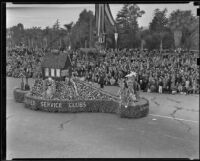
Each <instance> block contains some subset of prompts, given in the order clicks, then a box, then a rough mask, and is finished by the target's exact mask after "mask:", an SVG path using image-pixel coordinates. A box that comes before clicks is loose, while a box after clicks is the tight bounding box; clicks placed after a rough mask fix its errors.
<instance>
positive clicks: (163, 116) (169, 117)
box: [149, 114, 199, 123]
mask: <svg viewBox="0 0 200 161" xmlns="http://www.w3.org/2000/svg"><path fill="white" fill-rule="evenodd" d="M149 115H151V116H155V117H161V118H168V119H173V120H180V121H188V122H193V123H199V121H195V120H186V119H181V118H173V117H169V116H163V115H154V114H149Z"/></svg>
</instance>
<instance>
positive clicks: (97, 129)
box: [6, 78, 199, 160]
mask: <svg viewBox="0 0 200 161" xmlns="http://www.w3.org/2000/svg"><path fill="white" fill-rule="evenodd" d="M29 82H30V83H32V82H33V80H29ZM6 86H7V103H6V111H7V112H6V124H7V125H6V132H7V135H6V137H7V138H6V141H7V144H6V146H7V158H6V159H7V160H11V159H13V158H190V159H194V158H199V95H187V96H186V95H179V94H177V95H170V94H157V93H141V96H142V97H145V98H147V99H148V100H149V102H150V112H149V115H148V116H147V117H144V118H140V119H126V118H120V117H119V116H118V115H116V114H106V113H49V112H41V111H33V110H30V109H27V108H25V107H24V104H23V103H16V102H15V100H14V97H13V89H14V87H17V86H20V79H14V78H7V85H6ZM105 90H107V91H109V92H111V93H115V94H116V92H117V90H118V88H117V87H105Z"/></svg>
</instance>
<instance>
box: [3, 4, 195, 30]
mask: <svg viewBox="0 0 200 161" xmlns="http://www.w3.org/2000/svg"><path fill="white" fill-rule="evenodd" d="M122 6H123V4H110V9H111V12H112V15H113V17H114V19H115V18H116V15H117V13H118V12H119V11H120V10H121V8H122ZM138 6H139V7H140V9H141V10H144V11H145V14H144V15H143V16H142V17H140V18H138V24H139V26H140V27H142V26H143V27H148V26H149V23H150V22H151V20H152V18H153V13H154V10H155V9H156V8H159V9H160V10H163V9H164V8H167V10H168V13H167V16H169V14H170V13H171V12H172V11H174V10H177V9H180V10H191V11H192V13H193V15H195V16H196V12H197V6H194V5H193V3H186V4H138ZM84 9H86V10H91V11H93V13H94V11H95V5H94V4H45V5H41V4H40V5H39V4H34V5H33V4H32V5H27V4H26V5H25V4H12V3H6V26H7V28H9V27H12V26H14V25H17V24H18V23H22V24H23V25H24V28H31V27H33V26H37V27H41V28H45V27H47V26H49V27H52V26H53V24H54V23H55V22H56V20H57V19H59V22H60V25H61V27H63V25H64V24H67V23H70V22H72V21H73V22H76V21H77V20H78V18H79V14H80V13H81V12H82V11H83V10H84Z"/></svg>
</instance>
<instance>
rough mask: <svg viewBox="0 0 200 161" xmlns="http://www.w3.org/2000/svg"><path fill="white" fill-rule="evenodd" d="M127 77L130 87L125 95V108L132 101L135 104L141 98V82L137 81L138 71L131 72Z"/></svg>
mask: <svg viewBox="0 0 200 161" xmlns="http://www.w3.org/2000/svg"><path fill="white" fill-rule="evenodd" d="M126 77H127V78H128V80H127V86H128V88H127V92H126V96H125V100H126V102H125V108H127V107H128V105H129V104H130V103H131V104H132V105H135V102H137V101H138V99H139V84H138V83H137V82H136V81H135V77H136V73H135V72H131V73H130V74H128V75H127V76H126Z"/></svg>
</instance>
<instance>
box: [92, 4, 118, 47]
mask: <svg viewBox="0 0 200 161" xmlns="http://www.w3.org/2000/svg"><path fill="white" fill-rule="evenodd" d="M95 19H96V31H97V36H98V37H99V42H101V43H102V42H104V40H105V38H104V36H103V35H104V34H105V33H106V26H107V25H109V26H113V27H114V26H115V21H114V19H113V16H112V13H111V11H110V7H109V4H95Z"/></svg>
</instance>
